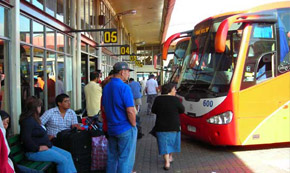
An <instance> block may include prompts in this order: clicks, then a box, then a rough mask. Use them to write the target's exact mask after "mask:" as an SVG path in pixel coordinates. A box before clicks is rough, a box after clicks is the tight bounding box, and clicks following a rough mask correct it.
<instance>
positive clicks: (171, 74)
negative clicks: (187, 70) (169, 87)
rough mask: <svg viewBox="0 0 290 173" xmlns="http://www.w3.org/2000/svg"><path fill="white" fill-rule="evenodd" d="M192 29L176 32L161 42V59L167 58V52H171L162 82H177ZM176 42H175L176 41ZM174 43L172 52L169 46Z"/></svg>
mask: <svg viewBox="0 0 290 173" xmlns="http://www.w3.org/2000/svg"><path fill="white" fill-rule="evenodd" d="M191 33H192V30H191V31H185V32H181V33H176V34H173V35H172V36H170V37H169V38H168V39H167V40H166V41H165V42H164V44H163V51H162V59H163V60H167V57H168V54H173V59H171V60H170V61H169V63H168V65H167V67H166V68H165V70H164V82H165V83H168V82H173V83H177V82H178V79H179V75H180V71H181V68H182V63H183V59H184V56H185V52H186V49H187V46H188V43H189V40H190V36H191ZM176 42H177V43H176ZM174 44H175V48H174V52H170V51H169V47H170V46H173V45H174Z"/></svg>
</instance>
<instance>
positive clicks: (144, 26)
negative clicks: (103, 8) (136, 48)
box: [108, 0, 165, 45]
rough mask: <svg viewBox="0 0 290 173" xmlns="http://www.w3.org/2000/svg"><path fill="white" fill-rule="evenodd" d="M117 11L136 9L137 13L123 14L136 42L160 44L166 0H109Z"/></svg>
mask: <svg viewBox="0 0 290 173" xmlns="http://www.w3.org/2000/svg"><path fill="white" fill-rule="evenodd" d="M108 1H109V3H110V4H111V6H112V7H113V9H114V10H115V12H116V13H120V12H123V11H126V10H131V9H134V10H136V11H137V13H136V14H135V15H125V16H122V21H123V23H124V26H125V27H126V29H127V31H128V32H129V33H130V36H131V38H132V40H133V41H134V43H140V42H145V44H146V45H152V44H160V42H161V39H162V34H163V33H162V30H163V28H162V27H163V25H162V15H163V8H164V2H165V1H164V0H108Z"/></svg>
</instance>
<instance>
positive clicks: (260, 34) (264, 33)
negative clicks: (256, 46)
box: [253, 25, 273, 38]
mask: <svg viewBox="0 0 290 173" xmlns="http://www.w3.org/2000/svg"><path fill="white" fill-rule="evenodd" d="M253 37H254V38H273V30H272V27H271V26H265V25H258V26H256V27H255V28H254V32H253Z"/></svg>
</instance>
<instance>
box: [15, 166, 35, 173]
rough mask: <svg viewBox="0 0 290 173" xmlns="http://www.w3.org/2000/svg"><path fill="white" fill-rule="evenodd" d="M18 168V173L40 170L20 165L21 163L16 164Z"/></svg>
mask: <svg viewBox="0 0 290 173" xmlns="http://www.w3.org/2000/svg"><path fill="white" fill-rule="evenodd" d="M16 166H17V167H18V169H19V173H39V172H40V171H38V170H35V169H31V168H28V167H26V166H22V165H16Z"/></svg>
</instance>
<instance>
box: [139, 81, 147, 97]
mask: <svg viewBox="0 0 290 173" xmlns="http://www.w3.org/2000/svg"><path fill="white" fill-rule="evenodd" d="M140 85H141V89H142V91H141V92H142V95H145V94H146V93H145V87H146V80H145V77H143V80H141V81H140Z"/></svg>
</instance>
